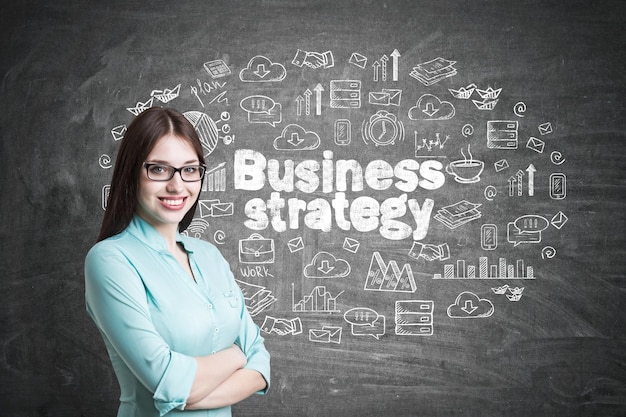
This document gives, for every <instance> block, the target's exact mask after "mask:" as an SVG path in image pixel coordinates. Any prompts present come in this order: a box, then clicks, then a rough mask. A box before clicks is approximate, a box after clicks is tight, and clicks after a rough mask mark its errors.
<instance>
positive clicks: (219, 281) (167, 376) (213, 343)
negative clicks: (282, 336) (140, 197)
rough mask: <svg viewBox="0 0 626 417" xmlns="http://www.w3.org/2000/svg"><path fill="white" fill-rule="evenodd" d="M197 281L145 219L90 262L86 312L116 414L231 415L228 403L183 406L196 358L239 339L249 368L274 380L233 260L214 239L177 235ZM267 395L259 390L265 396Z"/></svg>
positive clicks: (105, 244) (102, 246)
mask: <svg viewBox="0 0 626 417" xmlns="http://www.w3.org/2000/svg"><path fill="white" fill-rule="evenodd" d="M177 241H178V242H181V243H182V245H183V246H184V248H185V251H187V253H188V256H189V263H190V265H191V270H192V271H193V274H194V277H195V279H196V282H197V283H196V282H194V280H193V279H192V278H191V277H190V276H189V274H188V273H187V271H185V269H184V268H183V267H182V266H181V265H180V263H179V262H178V261H177V260H176V259H175V258H174V256H173V255H171V254H170V252H169V251H168V250H167V246H166V243H165V240H164V239H163V238H162V237H161V235H160V234H159V233H158V232H157V231H156V230H155V229H154V228H153V227H152V226H150V225H149V224H148V223H147V222H145V221H144V220H143V219H141V218H140V217H139V216H135V218H134V219H133V220H132V221H131V223H130V225H129V226H128V227H127V228H126V230H124V231H123V232H121V233H119V234H118V235H115V236H113V237H110V238H108V239H105V240H103V241H101V242H99V243H97V244H96V245H94V247H93V248H91V250H90V251H89V253H88V254H87V257H86V259H85V299H86V304H87V312H88V313H89V315H90V316H91V318H92V319H93V320H94V322H95V323H96V325H97V326H98V329H99V330H100V332H101V334H102V337H103V339H104V343H105V345H106V348H107V351H108V353H109V356H110V358H111V362H112V364H113V369H114V371H115V374H116V375H117V379H118V381H119V384H120V390H121V396H120V407H119V411H118V416H120V417H121V416H124V417H125V416H135V417H147V416H163V415H165V414H167V413H169V414H167V415H168V417H169V416H179V415H185V416H189V417H191V416H207V417H208V416H210V417H218V416H219V417H222V416H230V415H231V412H230V407H224V408H220V409H214V410H197V411H184V412H183V411H182V410H183V409H184V407H185V403H186V401H187V398H188V396H189V393H190V391H191V386H192V383H193V379H194V377H195V373H196V361H195V359H194V358H193V357H194V356H205V355H209V354H211V353H215V352H219V351H220V350H223V349H226V348H228V347H230V346H232V344H233V343H236V344H237V345H239V346H240V347H241V349H242V351H243V352H244V354H245V355H246V357H247V359H248V363H247V365H246V368H247V369H254V370H256V371H258V372H260V373H261V374H262V375H263V377H264V378H265V380H266V381H267V384H268V386H267V388H269V381H270V355H269V353H268V352H267V350H266V349H265V345H264V343H263V338H262V337H261V335H260V331H259V327H258V326H257V325H256V324H255V323H254V322H253V321H252V319H251V318H250V315H249V314H248V311H247V310H246V307H245V303H244V299H243V295H242V293H241V290H240V288H239V286H238V285H237V283H236V282H235V279H234V277H233V274H232V272H231V270H230V266H229V265H228V262H227V261H226V260H225V259H224V257H223V256H222V255H221V254H220V252H219V251H218V250H217V248H215V247H214V246H213V245H211V244H210V243H208V242H205V241H202V240H199V239H194V238H190V237H187V236H184V235H182V234H178V236H177ZM267 388H266V389H265V390H264V391H261V392H259V393H264V392H265V391H266V390H267Z"/></svg>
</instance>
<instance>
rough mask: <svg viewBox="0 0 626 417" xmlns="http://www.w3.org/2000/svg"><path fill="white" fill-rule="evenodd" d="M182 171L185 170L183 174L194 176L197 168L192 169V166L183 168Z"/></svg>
mask: <svg viewBox="0 0 626 417" xmlns="http://www.w3.org/2000/svg"><path fill="white" fill-rule="evenodd" d="M184 170H185V172H187V173H189V174H194V173H196V172H197V171H198V167H193V166H190V167H185V168H184Z"/></svg>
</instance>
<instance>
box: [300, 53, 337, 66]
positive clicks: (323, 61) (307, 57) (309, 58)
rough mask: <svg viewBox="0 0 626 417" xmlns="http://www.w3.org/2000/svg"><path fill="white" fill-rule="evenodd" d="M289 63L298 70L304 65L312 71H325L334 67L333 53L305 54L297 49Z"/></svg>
mask: <svg viewBox="0 0 626 417" xmlns="http://www.w3.org/2000/svg"><path fill="white" fill-rule="evenodd" d="M291 63H292V64H294V65H295V66H297V67H300V68H302V67H303V66H305V65H306V66H307V67H309V68H313V69H318V68H323V69H326V68H331V67H333V66H335V58H334V57H333V53H332V52H331V51H326V52H323V53H321V52H307V51H303V50H302V49H298V52H296V56H295V57H293V60H292V61H291Z"/></svg>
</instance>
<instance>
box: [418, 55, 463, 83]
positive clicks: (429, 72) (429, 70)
mask: <svg viewBox="0 0 626 417" xmlns="http://www.w3.org/2000/svg"><path fill="white" fill-rule="evenodd" d="M454 64H456V61H449V60H447V59H443V58H441V57H439V58H435V59H433V60H430V61H428V62H424V63H421V64H419V65H417V66H415V67H413V70H412V71H411V72H410V74H409V75H410V76H411V77H413V78H415V79H416V80H418V81H419V82H421V83H422V84H424V85H426V86H429V85H433V84H435V83H438V82H439V81H441V80H443V79H444V78H448V77H452V76H453V75H456V73H457V72H456V68H454Z"/></svg>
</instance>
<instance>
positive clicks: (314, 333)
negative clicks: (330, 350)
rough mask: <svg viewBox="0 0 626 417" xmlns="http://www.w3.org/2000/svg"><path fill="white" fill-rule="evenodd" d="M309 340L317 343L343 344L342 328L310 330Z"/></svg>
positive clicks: (327, 327)
mask: <svg viewBox="0 0 626 417" xmlns="http://www.w3.org/2000/svg"><path fill="white" fill-rule="evenodd" d="M309 340H310V341H311V342H316V343H336V344H339V343H341V327H334V326H324V327H322V328H321V329H309Z"/></svg>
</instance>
